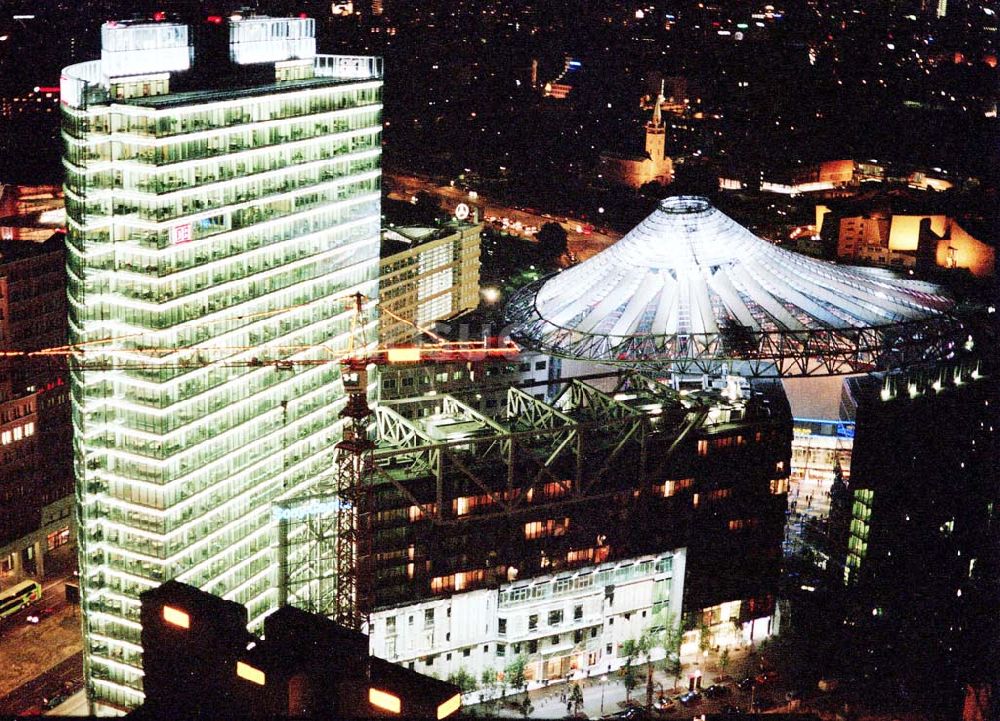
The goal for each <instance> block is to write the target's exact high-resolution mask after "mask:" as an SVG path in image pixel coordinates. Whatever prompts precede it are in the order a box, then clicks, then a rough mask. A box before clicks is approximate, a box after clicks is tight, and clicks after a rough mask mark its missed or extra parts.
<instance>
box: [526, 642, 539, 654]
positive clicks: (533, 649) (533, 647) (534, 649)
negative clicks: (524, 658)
mask: <svg viewBox="0 0 1000 721" xmlns="http://www.w3.org/2000/svg"><path fill="white" fill-rule="evenodd" d="M528 653H538V641H528Z"/></svg>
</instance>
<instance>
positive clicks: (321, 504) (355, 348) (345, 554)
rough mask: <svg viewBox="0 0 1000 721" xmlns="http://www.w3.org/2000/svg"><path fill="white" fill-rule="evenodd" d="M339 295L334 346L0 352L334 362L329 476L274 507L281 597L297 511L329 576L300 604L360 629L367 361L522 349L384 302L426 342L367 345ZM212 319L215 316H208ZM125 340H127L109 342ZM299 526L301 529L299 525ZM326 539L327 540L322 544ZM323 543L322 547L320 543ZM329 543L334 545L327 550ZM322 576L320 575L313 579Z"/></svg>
mask: <svg viewBox="0 0 1000 721" xmlns="http://www.w3.org/2000/svg"><path fill="white" fill-rule="evenodd" d="M340 300H344V301H347V302H348V303H349V304H350V306H349V307H350V308H351V310H352V315H351V326H350V334H349V337H348V343H347V349H346V350H343V351H338V350H334V349H331V348H330V347H329V346H326V345H321V346H310V345H265V346H259V347H254V346H207V345H197V346H192V347H185V348H168V347H160V346H156V345H151V344H147V343H145V342H143V341H144V340H145V339H146V338H148V337H149V336H148V335H147V334H146V333H134V334H126V335H121V336H116V337H110V338H103V339H97V340H93V341H87V342H83V343H78V344H69V345H63V346H57V347H52V348H44V349H41V350H35V351H0V361H18V360H19V361H21V362H33V363H38V362H44V363H51V362H53V361H60V362H62V361H69V364H70V366H71V367H74V368H77V369H80V370H94V371H103V370H141V369H181V370H183V369H195V368H199V367H204V366H213V367H232V368H263V367H268V366H271V367H274V368H275V369H276V370H277V371H292V370H294V369H295V368H296V367H298V366H312V365H317V364H326V363H338V364H339V365H340V371H341V372H340V375H341V380H342V382H343V386H344V393H345V394H346V396H347V403H346V405H345V406H344V408H343V409H342V410H341V411H340V414H339V417H340V418H341V419H343V420H344V421H346V423H345V425H344V428H343V435H342V440H340V441H339V442H338V443H337V444H336V445H335V447H334V449H335V450H334V469H333V474H332V484H330V483H329V482H326V483H318V484H317V489H316V491H317V492H316V493H314V494H313V495H310V496H309V497H307V498H291V499H285V500H283V501H279V502H277V504H276V508H277V509H278V510H279V511H283V512H282V513H277V514H276V516H277V517H278V519H279V528H278V537H279V538H278V540H279V543H278V545H279V599H280V600H281V602H282V603H284V602H287V600H288V597H289V587H290V586H292V585H293V583H292V581H291V580H290V572H289V564H290V563H294V562H295V561H296V560H300V559H290V557H289V552H288V547H289V540H290V534H289V521H290V520H292V519H294V520H304V521H306V522H307V523H308V524H313V525H312V527H311V528H306V529H304V533H302V535H303V536H304V537H305V538H307V539H308V542H309V543H313V544H316V546H317V549H318V550H316V549H314V550H316V552H309V551H306V552H305V553H304V554H302V555H303V556H304V557H308V558H312V559H314V560H315V561H316V562H317V565H321V566H323V568H322V569H319V572H320V573H321V578H322V580H323V581H326V580H328V579H329V578H330V577H331V576H332V582H333V583H332V585H333V592H332V596H330V597H329V598H327V596H326V595H324V590H323V589H320V590H319V592H318V593H317V596H318V597H319V601H318V602H316V603H313V602H307V603H306V604H305V605H307V606H309V608H308V610H311V611H314V612H320V613H324V614H325V615H328V616H332V617H333V618H334V620H336V621H337V622H338V623H341V624H342V625H344V626H347V627H348V628H352V629H355V630H362V629H363V628H364V627H365V625H366V624H367V618H368V613H369V612H370V610H371V607H372V597H373V589H372V578H373V571H374V569H373V563H372V550H371V549H372V530H371V522H372V512H373V509H372V506H373V498H372V496H373V493H372V485H373V480H374V476H375V468H374V450H375V442H374V441H373V440H372V439H371V438H370V437H369V433H368V427H369V419H370V418H371V416H372V409H371V407H370V406H369V404H368V396H369V372H368V371H369V367H370V366H385V365H391V364H398V363H417V362H422V361H423V362H434V363H452V362H461V361H465V362H475V361H482V360H486V359H491V358H493V359H502V358H505V357H510V356H512V355H515V354H517V353H519V352H520V349H519V348H518V347H517V346H516V345H515V344H513V343H510V342H508V343H499V342H497V341H459V342H452V341H447V340H446V339H444V338H442V337H441V336H439V335H437V334H436V333H434V332H433V331H432V330H431V329H429V328H424V327H421V326H419V325H417V324H416V323H413V322H412V321H409V320H408V319H406V318H403V317H401V316H399V315H397V314H395V313H393V312H392V311H390V310H388V309H386V308H381V309H380V310H381V312H383V313H385V314H386V315H388V316H390V317H392V318H394V319H395V320H397V321H399V322H402V323H405V324H408V325H410V326H413V327H414V328H415V329H416V330H417V331H419V332H420V333H421V334H423V335H424V336H427V337H429V338H430V339H431V340H432V341H433V342H432V343H429V344H426V345H411V346H392V347H382V346H377V347H375V348H371V347H370V344H369V343H368V340H367V339H366V338H365V328H366V326H367V318H366V314H365V303H366V302H367V301H370V300H371V299H369V298H368V297H367V296H365V295H363V294H361V293H355V294H353V295H352V296H349V297H348V298H344V299H340ZM286 310H290V308H281V309H275V310H271V311H267V312H265V313H260V314H254V315H246V316H238V317H234V318H229V319H226V320H234V321H248V320H258V319H260V318H263V317H268V316H271V315H275V314H278V313H281V312H283V311H286ZM214 322H218V321H214ZM122 342H125V343H127V344H129V345H131V346H132V347H131V348H116V347H114V345H116V344H119V343H122ZM317 349H321V350H322V351H323V352H324V354H325V357H322V358H294V357H290V356H293V355H295V354H298V353H303V352H305V351H315V350H317ZM300 530H301V529H300ZM331 543H332V549H330V548H329V546H330V545H331ZM320 546H322V548H319V547H320ZM331 550H332V553H331V552H330V551H331ZM321 585H322V584H321Z"/></svg>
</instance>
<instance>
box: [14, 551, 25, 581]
mask: <svg viewBox="0 0 1000 721" xmlns="http://www.w3.org/2000/svg"><path fill="white" fill-rule="evenodd" d="M22 553H23V551H22V549H20V548H18V549H16V550H15V551H14V553H13V554H11V555H12V558H13V559H14V567H13V568H12V569H11V570H12V571H13V572H14V578H15V579H18V580H20V579H21V578H22V577H23V576H24V561H22V560H21V554H22Z"/></svg>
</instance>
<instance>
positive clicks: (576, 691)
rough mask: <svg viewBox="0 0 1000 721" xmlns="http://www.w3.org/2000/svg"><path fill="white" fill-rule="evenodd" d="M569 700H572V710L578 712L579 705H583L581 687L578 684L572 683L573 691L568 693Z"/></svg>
mask: <svg viewBox="0 0 1000 721" xmlns="http://www.w3.org/2000/svg"><path fill="white" fill-rule="evenodd" d="M569 700H570V701H572V702H573V712H574V713H580V707H581V706H583V689H581V688H580V684H578V683H575V684H573V691H572V692H571V693H570V695H569Z"/></svg>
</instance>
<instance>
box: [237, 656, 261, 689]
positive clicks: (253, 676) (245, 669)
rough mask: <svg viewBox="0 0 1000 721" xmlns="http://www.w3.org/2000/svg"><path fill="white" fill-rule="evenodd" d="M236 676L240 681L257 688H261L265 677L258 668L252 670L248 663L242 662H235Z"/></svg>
mask: <svg viewBox="0 0 1000 721" xmlns="http://www.w3.org/2000/svg"><path fill="white" fill-rule="evenodd" d="M236 675H237V676H239V677H240V678H242V679H246V680H247V681H249V682H250V683H255V684H257V685H258V686H263V685H264V681H265V677H264V672H263V671H261V670H260V669H259V668H254V667H253V666H251V665H250V664H248V663H243V662H242V661H237V662H236Z"/></svg>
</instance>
